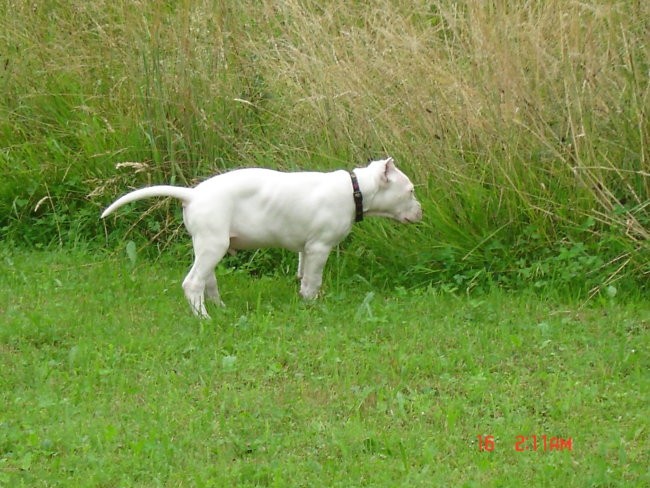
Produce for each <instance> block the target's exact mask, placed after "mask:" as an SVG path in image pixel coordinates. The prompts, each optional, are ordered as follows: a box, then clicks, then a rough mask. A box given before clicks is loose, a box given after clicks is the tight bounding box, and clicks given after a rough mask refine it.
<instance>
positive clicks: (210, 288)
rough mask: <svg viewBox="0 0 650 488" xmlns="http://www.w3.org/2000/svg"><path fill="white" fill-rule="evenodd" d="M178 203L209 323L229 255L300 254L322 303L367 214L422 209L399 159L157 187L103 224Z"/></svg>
mask: <svg viewBox="0 0 650 488" xmlns="http://www.w3.org/2000/svg"><path fill="white" fill-rule="evenodd" d="M148 197H174V198H178V199H180V200H181V201H182V202H183V220H184V222H185V227H187V230H188V231H189V233H190V235H191V236H192V242H193V245H194V265H193V266H192V269H191V270H190V272H189V273H188V275H187V277H186V278H185V280H184V281H183V290H184V291H185V296H186V297H187V300H188V301H189V302H190V305H191V306H192V310H193V311H194V313H195V314H196V315H199V316H201V317H205V318H208V317H209V315H208V313H207V311H206V309H205V302H204V292H205V296H207V298H209V299H211V300H213V301H214V302H216V303H217V304H220V305H223V302H222V301H221V298H220V295H219V290H218V288H217V279H216V277H215V275H214V268H215V266H216V265H217V263H218V262H219V261H220V260H221V258H223V257H224V255H225V254H226V252H228V251H231V252H234V251H235V250H238V249H251V248H260V247H282V248H286V249H289V250H292V251H297V252H298V253H299V255H298V277H299V278H300V279H301V280H302V281H301V286H300V294H301V295H302V296H303V297H304V298H307V299H310V298H314V297H315V296H316V294H317V293H318V290H319V289H320V286H321V282H322V275H323V267H324V266H325V262H326V261H327V257H328V255H329V253H330V251H331V250H332V248H333V247H334V246H336V245H337V244H338V243H339V242H341V241H342V240H343V239H344V238H345V236H347V235H348V233H349V232H350V229H351V228H352V224H353V223H354V222H355V221H359V220H361V219H362V218H363V216H364V215H368V216H372V215H376V216H382V217H390V218H393V219H395V220H398V221H400V222H417V221H419V220H420V219H421V218H422V208H421V206H420V204H419V203H418V201H417V200H416V199H415V194H414V191H413V184H412V183H411V181H410V180H409V179H408V177H407V176H406V175H405V174H404V173H402V172H401V171H400V170H398V169H397V168H396V167H395V164H394V162H393V159H392V158H388V159H383V160H379V161H374V162H372V163H370V164H369V165H368V166H367V167H366V168H358V169H355V170H354V171H353V172H347V171H344V170H339V171H334V172H331V173H316V172H297V173H282V172H279V171H272V170H268V169H260V168H249V169H238V170H234V171H230V172H228V173H224V174H220V175H217V176H214V177H212V178H210V179H208V180H206V181H204V182H202V183H200V184H199V185H197V186H196V187H194V188H183V187H176V186H152V187H148V188H142V189H140V190H135V191H133V192H131V193H128V194H126V195H124V196H123V197H121V198H119V199H118V200H116V201H115V202H114V203H113V204H112V205H111V206H109V207H108V208H107V209H106V210H105V211H104V213H102V217H106V216H107V215H109V214H111V213H112V212H113V211H114V210H115V209H117V208H119V207H121V206H122V205H125V204H127V203H129V202H133V201H135V200H140V199H142V198H148Z"/></svg>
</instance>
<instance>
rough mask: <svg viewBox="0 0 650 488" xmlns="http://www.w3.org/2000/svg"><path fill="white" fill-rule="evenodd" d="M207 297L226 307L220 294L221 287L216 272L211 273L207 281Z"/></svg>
mask: <svg viewBox="0 0 650 488" xmlns="http://www.w3.org/2000/svg"><path fill="white" fill-rule="evenodd" d="M205 298H207V299H208V300H210V301H212V302H214V303H216V304H217V305H219V306H220V307H225V306H226V304H225V303H223V300H222V299H221V295H220V294H219V287H218V286H217V277H216V275H215V274H214V273H210V275H209V276H208V279H207V281H206V282H205Z"/></svg>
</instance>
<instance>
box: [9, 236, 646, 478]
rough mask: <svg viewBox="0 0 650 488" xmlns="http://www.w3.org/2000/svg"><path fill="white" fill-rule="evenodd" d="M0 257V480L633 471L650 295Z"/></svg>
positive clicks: (641, 459) (639, 465)
mask: <svg viewBox="0 0 650 488" xmlns="http://www.w3.org/2000/svg"><path fill="white" fill-rule="evenodd" d="M0 258H1V263H0V387H1V388H0V395H1V397H2V398H1V403H0V485H1V486H11V487H20V486H29V487H32V486H66V487H68V486H105V487H115V486H147V487H148V486H187V487H194V486H277V487H284V486H342V487H353V486H409V487H411V486H477V487H484V486H648V485H649V484H650V474H649V466H650V446H649V441H648V439H649V436H650V427H649V420H648V419H649V417H650V410H649V406H648V405H649V398H650V395H649V394H650V360H649V345H650V344H649V342H650V341H649V340H648V335H649V334H648V329H649V327H650V305H649V304H648V301H647V300H642V299H641V298H637V299H634V300H628V301H625V300H623V299H621V297H613V298H611V299H602V300H601V301H598V302H590V303H588V304H586V305H583V304H581V303H571V302H569V301H567V302H562V301H558V300H557V299H555V300H549V299H545V298H544V297H543V296H537V295H536V294H535V293H533V292H532V291H531V292H526V293H524V292H521V293H518V294H513V293H510V292H505V291H494V292H492V293H490V294H487V295H476V296H465V295H462V294H461V295H451V294H448V293H445V292H442V291H440V290H437V289H416V290H405V289H396V290H392V289H391V288H390V285H388V286H385V285H382V286H378V285H377V284H373V283H368V282H364V281H363V280H361V279H348V280H347V281H346V280H345V279H342V278H341V279H338V278H337V279H335V277H333V276H332V273H331V272H330V274H329V275H328V276H327V277H326V280H325V287H324V291H325V293H324V296H322V297H321V298H319V299H318V300H317V301H316V302H315V303H313V304H304V303H303V302H302V301H301V300H300V299H299V298H298V295H297V284H296V283H295V281H294V279H293V276H292V275H290V274H285V273H284V272H278V273H277V275H274V276H261V277H260V276H250V275H249V274H248V273H245V272H243V271H233V270H229V269H227V268H222V269H221V270H220V273H219V274H220V276H219V278H220V286H221V290H222V294H223V298H224V301H225V302H226V304H227V308H226V309H224V310H217V309H215V308H214V307H212V308H211V309H210V312H211V313H212V317H213V318H212V320H209V321H200V320H197V319H195V318H194V317H192V316H191V315H190V313H189V308H188V305H187V303H186V302H185V299H184V298H183V296H182V291H181V287H180V283H181V281H182V279H183V276H184V274H185V272H186V269H187V267H188V265H189V261H188V262H177V261H173V260H171V259H165V258H162V259H161V260H158V261H152V260H150V261H147V260H140V261H138V262H137V264H136V265H133V264H132V263H131V262H130V261H129V260H128V259H127V258H126V257H124V258H122V257H121V256H118V257H111V256H106V255H99V254H97V253H92V252H69V251H56V252H22V251H21V252H15V251H10V250H6V249H5V250H2V251H0ZM336 259H337V258H336V256H335V255H333V256H332V257H331V261H330V263H329V264H330V267H331V268H335V260H336ZM479 436H481V437H480V438H479ZM520 436H525V437H526V439H524V438H523V437H520ZM532 436H535V437H534V438H533V437H532ZM535 447H536V448H537V450H534V448H535ZM520 449H525V450H521V451H520Z"/></svg>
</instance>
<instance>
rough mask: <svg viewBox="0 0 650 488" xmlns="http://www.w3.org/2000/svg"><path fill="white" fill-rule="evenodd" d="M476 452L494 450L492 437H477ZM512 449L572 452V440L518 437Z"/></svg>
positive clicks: (537, 436)
mask: <svg viewBox="0 0 650 488" xmlns="http://www.w3.org/2000/svg"><path fill="white" fill-rule="evenodd" d="M476 437H477V438H478V450H479V451H481V452H492V451H494V450H495V449H496V440H495V439H494V436H493V435H478V436H476ZM512 447H513V449H514V450H515V452H526V451H540V452H548V451H573V438H572V437H568V438H566V439H565V438H563V437H555V436H554V437H551V436H548V435H545V434H544V435H527V436H526V435H518V436H517V437H515V440H514V443H512Z"/></svg>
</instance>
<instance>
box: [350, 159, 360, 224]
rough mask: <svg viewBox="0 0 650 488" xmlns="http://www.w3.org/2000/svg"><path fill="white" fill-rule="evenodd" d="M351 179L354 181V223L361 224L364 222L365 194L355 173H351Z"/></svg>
mask: <svg viewBox="0 0 650 488" xmlns="http://www.w3.org/2000/svg"><path fill="white" fill-rule="evenodd" d="M350 179H351V180H352V197H353V198H354V221H355V222H361V221H362V220H363V194H362V193H361V189H360V188H359V180H357V175H355V174H354V171H350Z"/></svg>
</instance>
